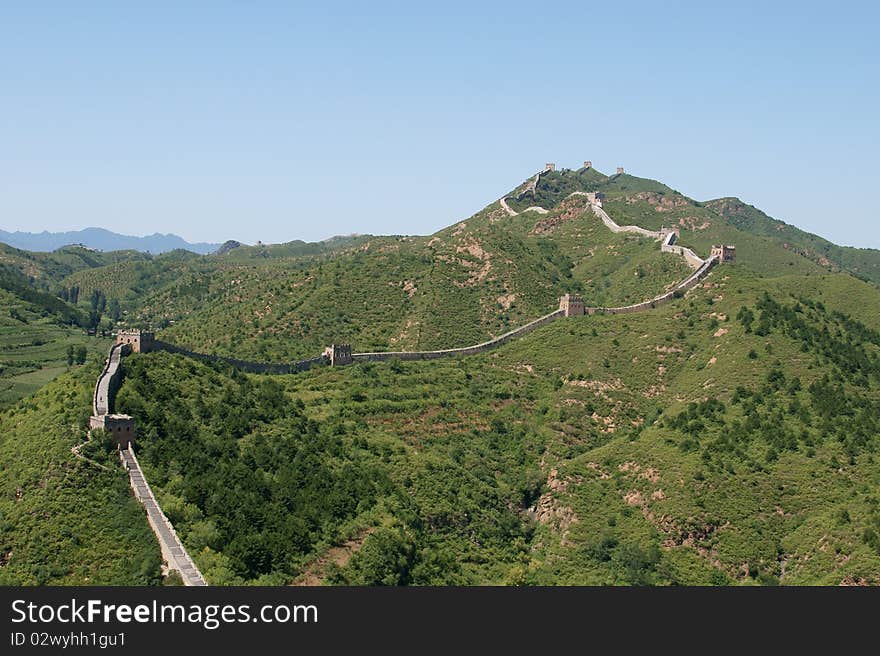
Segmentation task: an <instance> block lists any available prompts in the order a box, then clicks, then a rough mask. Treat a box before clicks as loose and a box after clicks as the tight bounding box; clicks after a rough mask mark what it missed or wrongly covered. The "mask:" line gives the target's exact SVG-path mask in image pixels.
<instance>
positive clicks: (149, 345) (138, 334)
mask: <svg viewBox="0 0 880 656" xmlns="http://www.w3.org/2000/svg"><path fill="white" fill-rule="evenodd" d="M154 341H155V336H154V335H153V333H151V332H149V331H146V330H140V329H139V328H134V329H131V330H120V331H119V332H118V333H116V343H117V344H128V345H129V346H130V347H131V350H132V352H134V353H147V352H149V351H152V350H153V342H154Z"/></svg>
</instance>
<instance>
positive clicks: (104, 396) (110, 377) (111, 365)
mask: <svg viewBox="0 0 880 656" xmlns="http://www.w3.org/2000/svg"><path fill="white" fill-rule="evenodd" d="M127 349H128V345H126V344H114V345H113V346H112V347H111V348H110V355H109V357H108V358H107V361H106V362H105V363H104V369H103V370H102V371H101V374H100V375H99V376H98V380H97V382H96V383H95V391H94V394H93V395H92V412H93V413H94V414H95V416H100V415H106V414H109V412H110V408H112V407H113V397H114V396H115V395H116V392H117V391H119V381H120V373H121V371H120V365H121V358H122V355H123V353H124V352H127Z"/></svg>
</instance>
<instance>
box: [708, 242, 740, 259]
mask: <svg viewBox="0 0 880 656" xmlns="http://www.w3.org/2000/svg"><path fill="white" fill-rule="evenodd" d="M711 257H717V258H718V262H736V246H730V245H723V244H722V245H721V246H713V247H712V253H711Z"/></svg>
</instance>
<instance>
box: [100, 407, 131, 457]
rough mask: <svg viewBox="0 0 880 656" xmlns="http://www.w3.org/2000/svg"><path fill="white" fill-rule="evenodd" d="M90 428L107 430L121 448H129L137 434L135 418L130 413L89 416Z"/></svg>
mask: <svg viewBox="0 0 880 656" xmlns="http://www.w3.org/2000/svg"><path fill="white" fill-rule="evenodd" d="M89 428H90V429H92V430H94V429H96V428H100V429H102V430H104V431H107V432H108V433H109V434H110V435H112V436H113V441H114V442H116V444H117V446H119V448H121V449H127V448H128V447H129V445H130V444H131V441H132V440H133V439H134V436H135V430H134V419H133V418H132V417H131V416H130V415H93V416H92V417H90V418H89Z"/></svg>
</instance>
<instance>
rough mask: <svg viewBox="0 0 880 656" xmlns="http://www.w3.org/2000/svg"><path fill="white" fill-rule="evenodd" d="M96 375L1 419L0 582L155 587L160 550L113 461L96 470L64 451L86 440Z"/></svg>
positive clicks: (92, 369) (54, 389) (61, 386)
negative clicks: (86, 428) (105, 467)
mask: <svg viewBox="0 0 880 656" xmlns="http://www.w3.org/2000/svg"><path fill="white" fill-rule="evenodd" d="M97 374H98V367H97V363H96V364H95V365H93V366H87V367H83V368H79V369H75V370H73V371H71V372H70V373H67V374H64V375H62V376H61V377H60V378H59V379H58V380H56V381H53V382H51V383H49V384H48V385H46V386H45V387H44V388H43V389H41V390H40V391H39V392H37V394H36V395H35V396H34V397H33V398H32V399H29V400H27V401H22V402H20V403H19V404H18V405H17V406H15V407H14V408H13V409H11V410H8V411H6V412H5V413H4V414H3V415H0V563H2V567H0V585H155V584H157V583H159V582H160V581H161V572H160V566H161V563H162V560H161V556H160V553H159V546H158V544H157V543H156V541H155V538H154V537H153V534H152V532H151V531H150V528H149V526H148V524H147V522H146V515H145V514H144V510H143V507H142V506H141V505H140V503H138V502H137V501H136V500H135V499H134V497H133V496H132V494H131V491H130V489H129V487H128V480H127V477H126V475H125V472H124V470H123V469H122V467H120V466H119V465H118V460H117V461H116V463H115V466H113V465H114V462H113V461H114V460H115V458H107V459H106V460H105V462H106V464H107V465H108V466H110V468H109V469H107V470H105V469H99V468H97V467H95V466H93V465H90V464H88V463H86V462H84V461H83V460H80V459H78V458H76V457H75V456H74V455H73V454H72V453H71V451H70V449H71V447H73V446H74V445H76V444H79V443H80V442H82V441H83V440H84V439H85V428H84V427H85V424H86V418H87V416H88V414H89V412H88V409H89V405H90V396H91V391H92V386H93V385H94V380H95V377H96V376H97ZM97 441H98V442H99V443H100V442H102V439H101V438H100V437H98V440H97ZM90 446H97V447H99V448H105V447H106V443H105V444H97V445H90ZM97 452H98V450H97V449H95V450H93V451H92V452H91V454H92V455H97Z"/></svg>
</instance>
